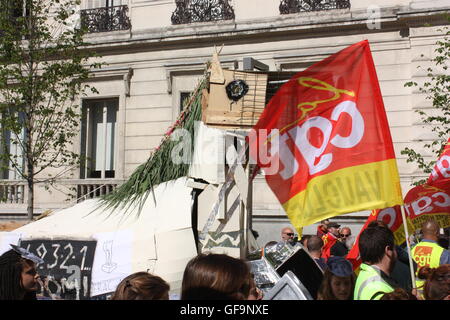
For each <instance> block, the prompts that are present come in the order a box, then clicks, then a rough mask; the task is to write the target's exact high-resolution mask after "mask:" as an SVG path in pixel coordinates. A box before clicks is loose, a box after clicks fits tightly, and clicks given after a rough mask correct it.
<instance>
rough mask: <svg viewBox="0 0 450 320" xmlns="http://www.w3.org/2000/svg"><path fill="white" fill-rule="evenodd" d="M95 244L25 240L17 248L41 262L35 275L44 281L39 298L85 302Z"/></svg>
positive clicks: (86, 241)
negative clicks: (22, 249) (38, 258)
mask: <svg viewBox="0 0 450 320" xmlns="http://www.w3.org/2000/svg"><path fill="white" fill-rule="evenodd" d="M96 245H97V242H96V241H89V240H67V239H64V240H63V239H61V240H47V239H33V240H24V241H22V242H21V244H20V246H21V247H22V248H25V249H27V250H28V251H30V252H31V253H34V254H35V255H37V256H39V257H40V258H42V259H43V260H44V263H42V264H39V265H38V267H37V272H38V273H39V275H40V276H41V277H42V278H43V280H42V283H41V290H40V291H39V292H38V295H43V296H45V297H51V298H52V299H54V300H60V299H64V300H87V299H89V296H90V285H91V272H92V265H93V262H94V254H95V248H96Z"/></svg>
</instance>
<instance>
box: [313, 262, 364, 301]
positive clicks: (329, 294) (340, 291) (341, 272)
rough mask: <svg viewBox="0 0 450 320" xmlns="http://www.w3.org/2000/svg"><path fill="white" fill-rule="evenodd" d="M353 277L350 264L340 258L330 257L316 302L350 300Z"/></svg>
mask: <svg viewBox="0 0 450 320" xmlns="http://www.w3.org/2000/svg"><path fill="white" fill-rule="evenodd" d="M354 288H355V275H354V273H353V269H352V264H351V263H350V262H348V261H347V260H345V259H344V258H342V257H330V258H328V260H327V269H325V272H324V274H323V279H322V283H321V285H320V288H319V292H318V294H317V300H352V299H353V290H354Z"/></svg>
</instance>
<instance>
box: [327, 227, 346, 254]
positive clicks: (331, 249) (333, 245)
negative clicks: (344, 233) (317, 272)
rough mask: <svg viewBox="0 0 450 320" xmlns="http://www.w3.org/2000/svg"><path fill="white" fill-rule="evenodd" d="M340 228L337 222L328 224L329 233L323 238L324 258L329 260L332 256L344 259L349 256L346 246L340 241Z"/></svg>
mask: <svg viewBox="0 0 450 320" xmlns="http://www.w3.org/2000/svg"><path fill="white" fill-rule="evenodd" d="M339 227H340V225H339V224H337V223H336V222H330V223H329V224H328V233H327V234H326V235H324V236H323V237H322V240H323V243H324V246H323V250H322V258H324V259H328V258H329V257H331V256H338V257H343V256H345V255H346V254H347V248H346V246H345V245H344V244H343V243H342V242H341V241H338V239H339Z"/></svg>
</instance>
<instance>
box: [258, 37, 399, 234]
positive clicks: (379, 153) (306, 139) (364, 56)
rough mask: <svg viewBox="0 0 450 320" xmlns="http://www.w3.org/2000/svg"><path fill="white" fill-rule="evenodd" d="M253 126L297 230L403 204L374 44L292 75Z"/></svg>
mask: <svg viewBox="0 0 450 320" xmlns="http://www.w3.org/2000/svg"><path fill="white" fill-rule="evenodd" d="M253 129H254V130H253V131H252V134H253V136H250V154H251V155H252V158H254V159H257V163H258V165H259V167H260V168H262V169H263V170H264V172H265V177H266V180H267V183H268V185H269V186H270V188H271V189H272V191H273V192H274V194H275V195H276V197H277V198H278V200H279V201H280V203H281V204H282V205H283V208H284V210H285V211H286V213H287V215H288V217H289V219H290V220H291V223H292V225H293V226H294V227H295V228H296V229H297V230H299V229H300V228H301V227H303V226H306V225H310V224H313V223H315V222H317V221H319V220H324V219H327V218H330V217H334V216H337V215H340V214H345V213H349V212H356V211H361V210H371V209H377V208H386V207H391V206H394V205H398V204H402V203H403V199H402V194H401V188H400V183H399V175H398V170H397V164H396V160H395V154H394V149H393V146H392V139H391V134H390V131H389V126H388V121H387V118H386V112H385V109H384V105H383V100H382V97H381V92H380V88H379V84H378V79H377V75H376V71H375V67H374V63H373V59H372V55H371V52H370V48H369V43H368V41H367V40H366V41H362V42H359V43H356V44H354V45H352V46H350V47H348V48H346V49H344V50H342V51H340V52H338V53H336V54H334V55H332V56H330V57H328V58H326V59H324V60H322V61H320V62H318V63H316V64H315V65H313V66H311V67H310V68H308V69H306V70H305V71H302V72H299V73H297V74H296V75H295V76H293V77H292V78H291V79H290V80H289V81H288V82H287V83H285V84H284V85H283V86H281V88H280V89H279V90H278V91H277V93H276V94H275V96H274V97H273V98H272V99H271V100H270V102H269V103H268V105H267V106H266V108H265V110H264V112H263V114H262V115H261V117H260V119H259V121H258V123H257V124H256V125H255V127H254V128H253Z"/></svg>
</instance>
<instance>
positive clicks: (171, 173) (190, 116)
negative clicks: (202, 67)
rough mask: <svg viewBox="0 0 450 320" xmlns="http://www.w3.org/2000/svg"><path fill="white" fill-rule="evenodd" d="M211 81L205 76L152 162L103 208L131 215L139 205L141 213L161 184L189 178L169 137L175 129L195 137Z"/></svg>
mask: <svg viewBox="0 0 450 320" xmlns="http://www.w3.org/2000/svg"><path fill="white" fill-rule="evenodd" d="M207 84H208V78H207V76H206V75H205V76H204V77H203V78H202V80H201V81H200V83H199V84H198V85H197V88H196V89H195V90H194V92H193V93H192V94H191V96H190V97H189V99H188V102H187V104H186V106H185V108H184V110H183V112H182V113H180V115H179V116H178V119H177V121H176V122H175V123H174V125H172V126H171V127H170V128H169V130H168V132H167V133H166V134H165V136H164V138H163V139H162V141H161V143H160V145H159V147H157V148H155V150H154V151H153V153H152V154H151V156H150V157H149V159H148V160H147V161H146V162H145V163H143V164H141V165H140V166H139V167H138V168H137V169H136V170H135V171H134V172H133V173H132V174H131V176H130V178H129V179H128V180H127V181H126V182H124V183H123V184H122V185H121V186H120V187H119V188H117V189H116V190H114V191H113V192H112V193H110V194H107V195H105V196H103V197H102V198H101V200H100V207H103V208H106V209H110V208H112V209H113V210H112V211H113V212H114V211H115V210H116V209H118V208H121V209H122V208H126V209H125V212H128V210H129V209H130V207H131V206H132V205H133V204H136V203H137V204H139V210H138V214H139V213H140V211H141V209H142V206H143V204H144V203H145V201H146V199H147V197H148V196H149V195H150V191H151V192H153V188H154V187H155V186H157V185H158V184H160V183H163V182H167V181H170V180H174V179H178V178H180V177H183V176H187V174H188V170H189V163H180V164H177V163H174V162H173V161H172V159H171V154H172V150H173V149H174V147H175V146H176V145H177V144H178V141H174V140H172V139H170V135H171V134H172V132H173V131H174V130H176V129H181V128H183V129H185V130H187V131H188V132H189V134H190V137H191V138H193V137H194V126H195V122H196V121H200V120H201V117H202V105H201V104H202V90H203V89H204V88H206V86H207ZM192 154H193V143H191V155H192Z"/></svg>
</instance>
